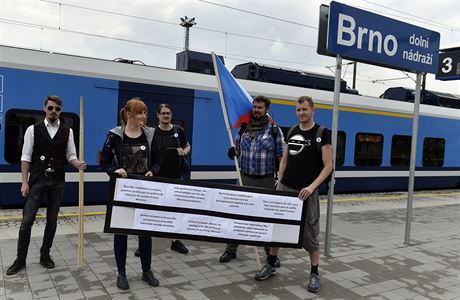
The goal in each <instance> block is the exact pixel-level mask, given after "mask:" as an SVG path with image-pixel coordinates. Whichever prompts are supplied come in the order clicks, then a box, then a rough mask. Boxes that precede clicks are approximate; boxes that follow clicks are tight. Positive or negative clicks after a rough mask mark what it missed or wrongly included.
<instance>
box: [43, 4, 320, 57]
mask: <svg viewBox="0 0 460 300" xmlns="http://www.w3.org/2000/svg"><path fill="white" fill-rule="evenodd" d="M40 1H41V2H46V3H52V4H57V5H59V6H62V5H63V6H68V7H73V8H78V9H84V10H89V11H94V12H99V13H105V14H111V15H115V16H120V17H126V18H133V19H138V20H144V21H149V22H157V23H162V24H167V25H173V26H177V25H179V23H178V22H171V21H164V20H159V19H153V18H147V17H141V16H137V15H131V14H126V13H120V12H114V11H109V10H102V9H97V8H92V7H86V6H81V5H75V4H67V3H61V2H57V1H52V0H40ZM193 29H198V30H203V31H209V32H215V33H221V34H225V35H227V34H228V35H233V36H238V37H244V38H250V39H256V40H262V41H268V42H274V43H283V44H286V45H293V46H299V47H307V48H313V49H316V46H315V45H307V44H300V43H295V42H289V41H283V40H276V39H270V38H266V37H260V36H254V35H249V34H243V33H236V32H229V31H223V30H217V29H212V28H205V27H200V26H194V27H193Z"/></svg>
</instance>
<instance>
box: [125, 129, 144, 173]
mask: <svg viewBox="0 0 460 300" xmlns="http://www.w3.org/2000/svg"><path fill="white" fill-rule="evenodd" d="M121 167H122V168H123V169H125V171H126V173H128V174H140V175H144V174H145V173H147V172H148V171H149V145H148V143H147V138H146V137H145V134H144V133H143V132H142V134H141V135H140V136H138V137H137V138H130V137H129V136H127V135H126V134H125V133H124V132H123V148H122V150H121Z"/></svg>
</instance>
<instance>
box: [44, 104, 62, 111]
mask: <svg viewBox="0 0 460 300" xmlns="http://www.w3.org/2000/svg"><path fill="white" fill-rule="evenodd" d="M46 109H47V110H49V111H53V109H54V110H55V111H57V112H59V111H61V109H62V108H61V107H60V106H52V105H49V106H47V107H46Z"/></svg>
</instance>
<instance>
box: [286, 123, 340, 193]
mask: <svg viewBox="0 0 460 300" xmlns="http://www.w3.org/2000/svg"><path fill="white" fill-rule="evenodd" d="M318 128H319V125H318V124H315V126H313V127H312V128H311V129H309V130H305V131H303V130H301V129H300V127H299V126H298V125H297V126H296V127H295V128H294V130H293V131H292V133H291V134H290V135H289V136H288V137H286V144H287V147H288V150H289V151H288V153H289V154H288V157H287V163H286V169H285V170H284V175H283V179H282V180H281V183H282V184H284V185H286V186H288V187H290V188H293V189H302V188H304V187H306V186H309V185H310V184H311V183H312V182H313V181H315V179H316V178H317V177H318V175H319V173H321V170H322V157H321V154H320V153H319V152H318V149H317V146H316V143H317V142H319V143H321V146H324V145H327V144H331V134H330V132H329V130H323V136H322V137H321V138H320V139H321V140H320V141H316V140H315V139H316V131H317V130H318Z"/></svg>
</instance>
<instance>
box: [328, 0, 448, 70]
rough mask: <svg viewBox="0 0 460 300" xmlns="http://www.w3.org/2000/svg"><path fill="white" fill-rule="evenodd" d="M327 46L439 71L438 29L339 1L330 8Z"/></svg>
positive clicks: (351, 55)
mask: <svg viewBox="0 0 460 300" xmlns="http://www.w3.org/2000/svg"><path fill="white" fill-rule="evenodd" d="M328 29H329V30H328V38H327V50H328V51H329V52H332V53H335V54H338V55H341V56H342V57H344V58H347V59H352V60H358V61H362V62H366V63H369V64H377V65H383V66H387V67H390V68H394V69H403V70H409V71H413V72H426V73H433V74H436V73H437V71H438V55H439V39H440V35H439V33H438V32H435V31H431V30H428V29H425V28H421V27H418V26H414V25H411V24H408V23H405V22H401V21H397V20H394V19H391V18H387V17H384V16H381V15H378V14H374V13H371V12H368V11H365V10H362V9H357V8H354V7H351V6H348V5H344V4H342V3H339V2H335V1H333V2H331V6H330V9H329V25H328Z"/></svg>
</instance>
